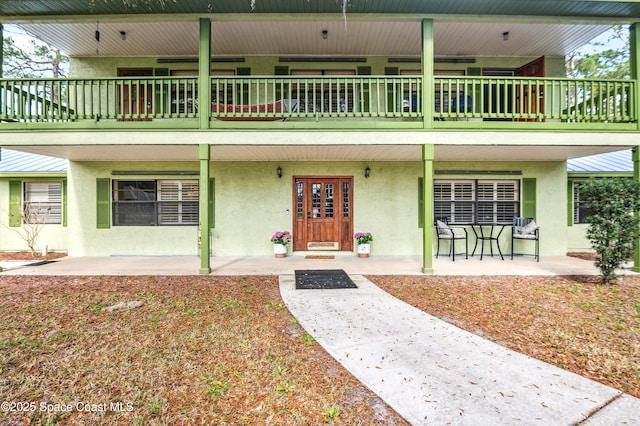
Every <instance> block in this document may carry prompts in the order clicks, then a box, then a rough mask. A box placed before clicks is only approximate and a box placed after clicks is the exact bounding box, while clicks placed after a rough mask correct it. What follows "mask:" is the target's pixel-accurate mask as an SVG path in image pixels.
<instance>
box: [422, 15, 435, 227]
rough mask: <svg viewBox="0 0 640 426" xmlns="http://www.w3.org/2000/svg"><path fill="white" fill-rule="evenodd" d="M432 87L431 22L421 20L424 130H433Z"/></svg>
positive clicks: (433, 99)
mask: <svg viewBox="0 0 640 426" xmlns="http://www.w3.org/2000/svg"><path fill="white" fill-rule="evenodd" d="M434 87H435V78H434V50H433V20H432V19H424V20H422V92H421V94H420V96H421V98H422V117H423V126H424V128H425V129H431V128H433V113H434V111H435V108H436V106H435V97H434V96H433V88H434ZM425 183H426V181H425ZM425 186H426V185H425ZM425 228H426V226H425Z"/></svg>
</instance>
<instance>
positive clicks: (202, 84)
mask: <svg viewBox="0 0 640 426" xmlns="http://www.w3.org/2000/svg"><path fill="white" fill-rule="evenodd" d="M210 74H211V20H210V19H209V18H200V44H199V47H198V99H199V104H200V105H207V108H198V115H199V116H200V128H201V129H208V128H209V121H210V120H211V108H209V106H208V105H211V90H210V89H211V77H210Z"/></svg>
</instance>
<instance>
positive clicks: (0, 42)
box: [0, 24, 4, 78]
mask: <svg viewBox="0 0 640 426" xmlns="http://www.w3.org/2000/svg"><path fill="white" fill-rule="evenodd" d="M2 30H3V28H2V24H0V47H2V46H4V34H3V32H2ZM2 51H3V49H0V78H2V64H3V63H4V56H3V52H2Z"/></svg>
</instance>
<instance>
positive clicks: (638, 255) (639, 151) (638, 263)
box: [631, 24, 640, 272]
mask: <svg viewBox="0 0 640 426" xmlns="http://www.w3.org/2000/svg"><path fill="white" fill-rule="evenodd" d="M635 27H637V24H636V25H634V28H635ZM639 44H640V43H639ZM631 152H632V153H631V159H632V161H633V180H634V181H636V182H640V146H636V147H634V148H633V150H632V151H631ZM635 215H636V217H638V216H640V212H638V211H636V212H635ZM634 245H635V249H634V251H633V267H632V268H631V270H632V271H633V272H640V236H638V237H637V238H636V240H635V244H634Z"/></svg>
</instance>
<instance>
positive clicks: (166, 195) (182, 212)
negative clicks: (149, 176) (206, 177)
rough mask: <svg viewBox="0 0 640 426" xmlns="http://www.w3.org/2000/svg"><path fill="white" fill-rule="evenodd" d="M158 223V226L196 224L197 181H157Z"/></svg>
mask: <svg viewBox="0 0 640 426" xmlns="http://www.w3.org/2000/svg"><path fill="white" fill-rule="evenodd" d="M158 223H159V224H160V225H197V224H198V181H197V180H161V181H158Z"/></svg>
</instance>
